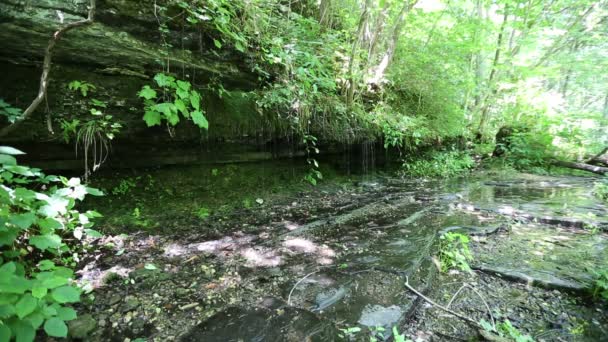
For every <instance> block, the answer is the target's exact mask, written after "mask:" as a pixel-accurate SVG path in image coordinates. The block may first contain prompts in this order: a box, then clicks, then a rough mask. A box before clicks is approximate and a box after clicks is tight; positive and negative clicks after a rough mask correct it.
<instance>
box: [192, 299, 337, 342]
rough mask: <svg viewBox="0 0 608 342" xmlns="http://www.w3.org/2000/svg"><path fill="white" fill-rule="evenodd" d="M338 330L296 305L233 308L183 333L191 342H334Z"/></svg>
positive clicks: (328, 322)
mask: <svg viewBox="0 0 608 342" xmlns="http://www.w3.org/2000/svg"><path fill="white" fill-rule="evenodd" d="M336 339H338V331H337V329H336V328H335V327H334V326H333V324H332V323H331V322H330V321H325V320H321V319H320V318H319V317H317V316H316V315H315V314H313V313H311V312H310V311H306V310H302V309H297V308H293V307H282V308H279V309H274V310H270V309H267V308H254V309H244V308H240V307H231V308H228V309H227V310H225V311H223V312H220V313H218V314H216V315H215V316H213V317H211V318H210V319H208V320H207V321H206V322H203V323H201V324H199V325H197V326H195V327H194V328H193V329H192V330H191V331H190V332H188V333H187V334H185V335H184V336H182V338H181V339H180V340H181V341H183V342H188V341H192V342H194V341H205V342H207V341H210V342H212V341H218V342H220V341H221V342H225V341H259V342H262V341H286V342H296V341H334V340H336Z"/></svg>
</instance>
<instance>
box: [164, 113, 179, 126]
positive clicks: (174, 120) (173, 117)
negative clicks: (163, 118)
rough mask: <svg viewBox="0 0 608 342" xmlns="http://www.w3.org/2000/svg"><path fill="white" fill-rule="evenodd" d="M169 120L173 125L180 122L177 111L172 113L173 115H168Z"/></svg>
mask: <svg viewBox="0 0 608 342" xmlns="http://www.w3.org/2000/svg"><path fill="white" fill-rule="evenodd" d="M167 121H168V122H169V124H171V126H175V125H177V124H178V123H179V115H177V113H172V114H171V116H169V117H167Z"/></svg>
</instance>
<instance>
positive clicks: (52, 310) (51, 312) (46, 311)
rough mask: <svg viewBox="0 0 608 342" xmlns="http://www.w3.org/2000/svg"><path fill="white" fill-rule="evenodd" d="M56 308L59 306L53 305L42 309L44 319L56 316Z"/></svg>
mask: <svg viewBox="0 0 608 342" xmlns="http://www.w3.org/2000/svg"><path fill="white" fill-rule="evenodd" d="M56 306H59V304H55V305H53V306H49V305H47V306H45V307H43V308H42V314H43V315H44V317H46V318H51V317H54V316H57V309H58V308H57V307H56Z"/></svg>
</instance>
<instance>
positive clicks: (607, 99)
mask: <svg viewBox="0 0 608 342" xmlns="http://www.w3.org/2000/svg"><path fill="white" fill-rule="evenodd" d="M603 112H604V119H606V120H608V94H606V97H605V98H604V110H603Z"/></svg>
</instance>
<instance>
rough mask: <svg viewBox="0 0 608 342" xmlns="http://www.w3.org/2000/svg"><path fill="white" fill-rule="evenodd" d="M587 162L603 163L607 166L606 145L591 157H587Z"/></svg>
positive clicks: (607, 152) (607, 153)
mask: <svg viewBox="0 0 608 342" xmlns="http://www.w3.org/2000/svg"><path fill="white" fill-rule="evenodd" d="M587 163H588V164H593V165H598V164H600V165H604V166H608V147H606V148H604V149H603V150H602V152H600V153H598V154H596V155H595V156H594V157H593V158H591V159H589V161H588V162H587Z"/></svg>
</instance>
